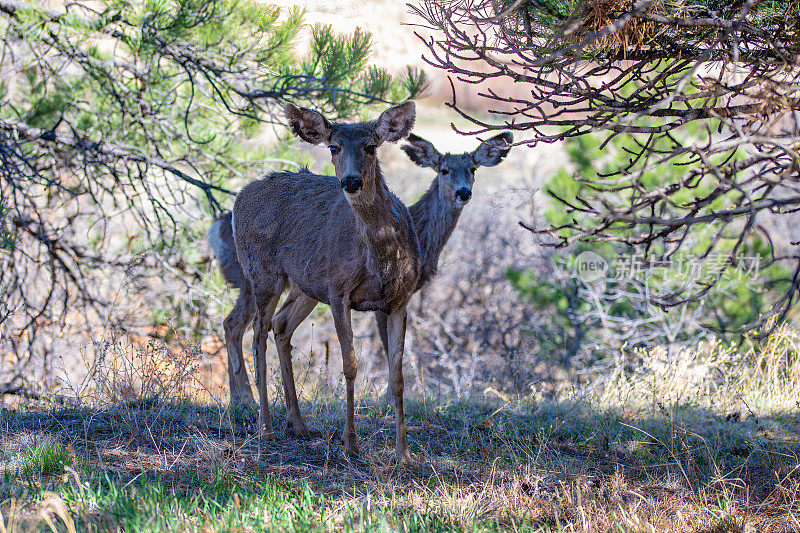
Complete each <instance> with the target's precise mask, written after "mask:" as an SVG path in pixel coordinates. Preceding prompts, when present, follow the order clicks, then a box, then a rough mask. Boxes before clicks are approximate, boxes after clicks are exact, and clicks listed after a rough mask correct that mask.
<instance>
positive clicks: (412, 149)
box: [400, 133, 442, 167]
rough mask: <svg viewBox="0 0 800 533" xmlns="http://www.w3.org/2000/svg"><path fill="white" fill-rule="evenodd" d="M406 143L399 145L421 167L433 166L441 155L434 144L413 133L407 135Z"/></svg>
mask: <svg viewBox="0 0 800 533" xmlns="http://www.w3.org/2000/svg"><path fill="white" fill-rule="evenodd" d="M408 143H409V144H404V145H403V146H401V147H400V149H401V150H402V151H404V152H405V153H406V155H407V156H408V158H409V159H411V160H412V161H413V162H414V163H416V164H418V165H419V166H421V167H435V166H436V165H437V164H438V163H439V160H440V159H441V157H442V154H440V153H439V151H438V150H437V149H436V148H434V146H433V145H432V144H431V143H429V142H428V141H426V140H425V139H423V138H422V137H420V136H419V135H414V134H413V133H412V134H411V135H409V136H408Z"/></svg>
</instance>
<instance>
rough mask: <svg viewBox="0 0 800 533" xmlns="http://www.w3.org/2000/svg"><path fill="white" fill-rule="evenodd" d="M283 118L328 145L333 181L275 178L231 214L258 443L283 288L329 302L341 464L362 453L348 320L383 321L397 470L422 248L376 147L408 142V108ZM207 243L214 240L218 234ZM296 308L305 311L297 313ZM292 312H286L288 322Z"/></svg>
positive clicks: (287, 363) (289, 387) (266, 428)
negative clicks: (356, 118) (406, 347)
mask: <svg viewBox="0 0 800 533" xmlns="http://www.w3.org/2000/svg"><path fill="white" fill-rule="evenodd" d="M285 112H286V116H287V118H288V120H289V124H290V126H291V129H292V131H293V132H294V133H295V134H296V135H298V136H299V137H301V138H302V139H303V140H305V141H307V142H310V143H312V144H320V143H323V142H324V143H325V144H327V145H328V147H329V148H330V151H331V155H332V160H333V165H334V167H335V169H336V177H333V176H318V175H315V174H312V173H310V172H301V173H293V172H278V173H274V174H272V175H271V176H269V177H268V178H266V179H263V180H260V181H256V182H253V183H251V184H249V185H247V186H246V187H245V188H244V189H242V191H241V192H240V193H239V195H238V196H237V197H236V202H235V203H234V206H233V212H232V215H231V235H232V236H233V240H234V244H235V251H236V258H237V259H238V262H239V264H240V266H241V270H242V272H243V273H244V277H245V278H246V281H247V282H246V283H240V285H242V287H241V291H240V296H239V300H244V301H243V303H242V305H241V306H239V303H238V301H237V309H238V312H240V313H242V312H249V311H250V310H251V309H252V313H253V315H254V326H253V329H254V335H253V351H254V356H255V363H256V385H257V389H258V395H259V405H260V410H259V421H258V427H259V435H260V436H261V437H265V436H271V435H272V418H271V415H270V410H269V402H268V398H267V389H266V385H267V383H266V340H267V335H268V333H269V329H270V327H271V320H272V316H273V313H274V311H275V308H276V306H277V304H278V300H279V298H280V296H281V294H282V293H283V292H284V290H285V289H286V288H287V285H288V284H289V283H291V284H292V286H294V287H296V288H297V289H298V290H299V291H301V292H302V293H303V294H304V295H308V296H309V297H310V298H313V299H314V300H317V301H321V302H325V303H327V304H329V305H330V308H331V312H332V314H333V320H334V324H335V327H336V333H337V336H338V337H339V342H340V345H341V349H342V361H343V364H342V367H343V370H344V376H345V381H346V390H347V419H346V422H345V427H344V432H343V435H342V438H343V441H344V446H345V453H346V454H347V455H350V456H356V455H358V453H359V449H358V444H357V438H356V433H355V422H354V408H355V390H354V389H355V378H356V373H357V370H358V364H357V361H356V357H355V351H354V349H353V332H352V327H351V322H350V312H351V310H352V309H355V310H357V311H381V312H383V313H385V314H386V315H387V334H388V337H387V338H388V345H389V361H390V365H389V372H390V381H391V383H392V390H393V393H394V406H395V418H396V433H397V437H396V448H395V452H396V454H397V457H398V459H399V460H400V461H407V460H408V459H409V458H410V456H409V453H408V448H407V445H406V435H405V422H404V412H403V374H402V361H403V341H404V339H405V328H406V310H405V307H406V304H407V303H408V300H409V298H410V297H411V295H412V294H413V292H414V289H415V288H416V286H417V282H418V280H419V275H420V270H421V262H420V249H419V241H418V240H417V236H416V233H415V231H414V226H413V223H412V221H411V216H410V215H409V213H408V210H407V209H406V207H405V205H403V203H402V202H401V201H400V200H399V199H398V198H397V197H396V196H395V195H394V194H392V192H391V191H389V189H388V188H387V186H386V183H385V182H384V179H383V175H382V174H381V170H380V166H379V163H378V160H377V158H376V150H377V147H378V145H380V144H381V143H382V142H384V141H390V142H396V141H398V140H400V139H401V138H403V137H405V136H406V135H407V134H408V133H409V131H410V130H411V128H412V126H413V124H414V118H415V108H414V104H413V102H406V103H404V104H400V105H397V106H394V107H392V108H390V109H388V110H386V111H384V112H383V113H382V114H381V115H380V117H378V119H376V120H374V121H370V122H362V123H354V124H336V123H333V124H332V123H330V122H329V121H328V120H327V119H325V117H323V116H322V115H320V114H319V113H317V112H315V111H311V110H309V109H303V108H297V107H295V106H293V105H291V104H287V106H286V108H285ZM342 190H344V193H345V194H343V193H342ZM216 234H217V235H219V234H220V227H219V226H217V229H216ZM311 301H312V302H313V300H311ZM312 307H313V306H312ZM237 309H234V311H233V312H232V313H231V316H235V315H234V313H236V312H237ZM293 309H294V310H303V311H304V310H305V308H302V309H301V306H299V305H298V306H295V307H293ZM309 312H310V309H309V310H308V312H306V313H305V315H303V317H302V318H305V316H307V315H308V313H309ZM299 314H300V313H299V312H295V313H289V317H288V318H293V317H296V316H299ZM231 316H229V317H228V319H226V322H232V321H233V320H229V319H231ZM300 320H302V319H300ZM226 330H227V326H226ZM276 339H277V337H276ZM236 348H238V346H237V347H236ZM279 355H280V367H281V377H282V381H283V387H284V395H285V399H286V409H287V412H286V419H287V424H288V425H289V426H290V427H291V428H292V430H293V431H294V433H295V434H297V435H302V434H307V433H308V429H307V427H306V426H305V423H304V422H303V420H302V417H301V415H300V408H299V405H298V402H297V393H296V391H295V387H294V375H293V371H292V365H291V359H288V360H287V358H286V357H284V356H283V355H281V354H280V353H279ZM233 357H234V358H238V360H237V365H238V366H237V367H236V368H234V369H233V370H234V372H233V373H234V374H236V370H241V367H242V364H241V363H242V361H241V351H239V352H237V353H235V354H234V355H233ZM232 366H233V365H232Z"/></svg>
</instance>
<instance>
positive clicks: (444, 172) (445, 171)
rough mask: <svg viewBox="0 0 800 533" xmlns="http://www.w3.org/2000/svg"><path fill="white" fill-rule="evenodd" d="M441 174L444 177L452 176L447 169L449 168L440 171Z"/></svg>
mask: <svg viewBox="0 0 800 533" xmlns="http://www.w3.org/2000/svg"><path fill="white" fill-rule="evenodd" d="M439 172H441V173H442V176H447V175H448V174H450V170H449V169H447V168H443V169H441V170H439Z"/></svg>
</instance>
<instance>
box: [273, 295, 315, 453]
mask: <svg viewBox="0 0 800 533" xmlns="http://www.w3.org/2000/svg"><path fill="white" fill-rule="evenodd" d="M316 305H317V301H316V300H314V299H313V298H309V297H308V296H306V295H305V294H303V293H302V292H300V291H296V292H295V289H292V293H291V294H290V296H289V299H288V300H287V302H286V304H284V306H283V307H282V308H281V310H280V311H279V312H278V314H277V315H275V317H274V318H273V319H272V334H273V335H275V344H276V346H277V348H278V359H279V360H280V363H281V379H282V381H283V397H284V400H285V401H286V426H287V427H288V428H290V429H291V430H292V432H293V433H294V436H295V437H304V436H308V435H309V431H308V426H306V423H305V422H304V421H303V417H302V415H301V414H300V405H299V403H298V402H297V391H296V389H295V385H294V370H293V369H292V334H294V331H295V330H296V329H297V327H298V326H300V324H302V323H303V320H305V319H306V317H308V315H309V314H311V311H313V310H314V307H316Z"/></svg>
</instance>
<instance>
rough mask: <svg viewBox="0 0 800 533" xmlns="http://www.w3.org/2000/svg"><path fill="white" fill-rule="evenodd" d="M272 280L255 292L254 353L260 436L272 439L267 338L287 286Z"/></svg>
mask: <svg viewBox="0 0 800 533" xmlns="http://www.w3.org/2000/svg"><path fill="white" fill-rule="evenodd" d="M270 278H274V283H270V284H269V285H267V284H265V283H262V284H261V285H262V286H261V287H259V288H258V290H257V291H256V290H254V292H253V295H254V299H255V320H254V322H253V351H254V353H255V362H256V386H257V388H258V400H259V406H260V409H259V412H258V434H259V437H261V438H272V437H273V436H274V433H273V431H272V415H271V413H270V410H269V398H268V396H267V336H268V335H269V330H270V324H271V320H272V315H273V313H275V308H276V307H277V306H278V300H279V299H280V297H281V292H283V287H284V285H285V281H284V280H283V279H282V278H280V277H279V276H270ZM264 285H266V287H264ZM254 289H255V287H254ZM259 452H260V446H259ZM259 455H260V453H259Z"/></svg>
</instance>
